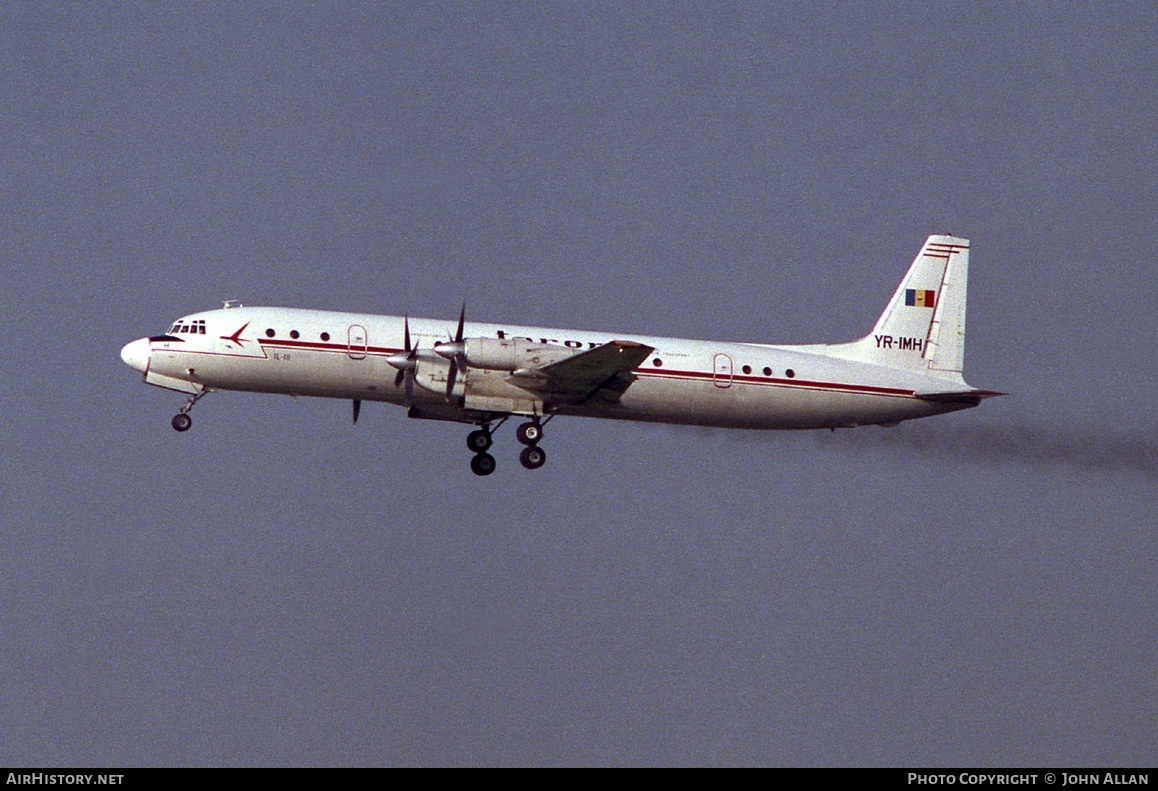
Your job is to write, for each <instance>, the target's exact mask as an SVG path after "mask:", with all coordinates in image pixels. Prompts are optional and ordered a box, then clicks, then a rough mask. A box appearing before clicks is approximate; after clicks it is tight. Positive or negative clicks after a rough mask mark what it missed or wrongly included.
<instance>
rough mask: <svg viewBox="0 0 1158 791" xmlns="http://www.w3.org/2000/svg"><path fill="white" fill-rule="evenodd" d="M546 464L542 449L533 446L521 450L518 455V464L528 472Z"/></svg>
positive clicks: (545, 456)
mask: <svg viewBox="0 0 1158 791" xmlns="http://www.w3.org/2000/svg"><path fill="white" fill-rule="evenodd" d="M546 462H547V454H546V453H544V452H543V449H542V448H540V447H537V446H535V445H531V446H530V447H527V448H523V452H522V453H520V454H519V464H522V465H523V466H524V467H526V468H527V469H528V470H537V469H539V468H540V467H542V466H543V465H544V464H545V463H546Z"/></svg>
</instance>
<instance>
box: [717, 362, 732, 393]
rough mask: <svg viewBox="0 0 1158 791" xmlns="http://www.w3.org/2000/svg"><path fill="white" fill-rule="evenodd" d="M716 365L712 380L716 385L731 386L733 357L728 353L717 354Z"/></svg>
mask: <svg viewBox="0 0 1158 791" xmlns="http://www.w3.org/2000/svg"><path fill="white" fill-rule="evenodd" d="M715 366H716V367H715V371H714V372H713V374H712V382H713V383H714V384H715V385H716V387H731V386H732V358H731V357H729V356H728V355H726V354H717V355H716V362H715Z"/></svg>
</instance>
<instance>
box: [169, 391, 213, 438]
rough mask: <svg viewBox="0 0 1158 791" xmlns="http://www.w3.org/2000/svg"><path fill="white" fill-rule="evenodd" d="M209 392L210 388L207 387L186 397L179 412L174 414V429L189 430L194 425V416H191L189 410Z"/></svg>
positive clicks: (172, 423)
mask: <svg viewBox="0 0 1158 791" xmlns="http://www.w3.org/2000/svg"><path fill="white" fill-rule="evenodd" d="M208 393H209V390H207V389H206V390H201V391H200V392H197V393H194V394H193V395H191V396H189V397H188V398H186V399H185V403H184V404H183V405H182V406H181V408H180V409H178V410H177V414H176V415H173V420H172V422H171V425H172V426H173V430H174V431H188V430H189V429H190V428H191V427H192V426H193V418H191V417H189V410H190V409H192V408H193V405H194V404H196V403H197V402H198V401H200V400H201V399H202V398H204V397H205V396H206V395H207V394H208Z"/></svg>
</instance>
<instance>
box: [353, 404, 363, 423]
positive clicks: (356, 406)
mask: <svg viewBox="0 0 1158 791" xmlns="http://www.w3.org/2000/svg"><path fill="white" fill-rule="evenodd" d="M361 411H362V399H360V398H355V399H354V422H355V423H357V422H358V415H359V414H360V413H361Z"/></svg>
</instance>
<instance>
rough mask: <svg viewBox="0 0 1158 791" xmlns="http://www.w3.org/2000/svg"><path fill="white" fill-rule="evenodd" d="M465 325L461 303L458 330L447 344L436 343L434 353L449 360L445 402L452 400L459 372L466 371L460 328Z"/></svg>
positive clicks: (463, 306)
mask: <svg viewBox="0 0 1158 791" xmlns="http://www.w3.org/2000/svg"><path fill="white" fill-rule="evenodd" d="M464 323H466V303H465V302H464V303H462V310H461V311H460V312H459V314H458V329H457V330H456V331H455V333H454V335H453V336H451V340H450V342H449V343H438V344H435V346H434V351H435V353H436V354H438V355H439V356H440V357H445V358H446V359H448V360H450V372H449V373H448V374H447V375H446V400H447V401H451V400H453V398H454V383H455V381H456V380H457V379H458V372H459V371H463V372H465V371H466V344H465V343H463V340H462V327H463V324H464Z"/></svg>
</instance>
